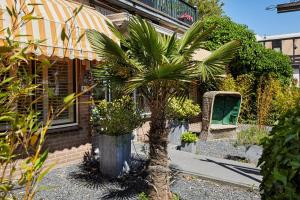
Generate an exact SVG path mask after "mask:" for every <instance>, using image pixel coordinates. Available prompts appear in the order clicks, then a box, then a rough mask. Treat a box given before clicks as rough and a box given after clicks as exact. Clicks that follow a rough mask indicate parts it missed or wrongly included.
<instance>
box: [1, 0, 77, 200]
mask: <svg viewBox="0 0 300 200" xmlns="http://www.w3.org/2000/svg"><path fill="white" fill-rule="evenodd" d="M16 3H17V1H13V4H12V5H11V7H6V12H7V13H8V15H9V16H10V20H11V22H12V27H4V28H3V27H2V28H3V29H2V30H0V31H1V33H3V34H4V35H6V37H5V38H2V39H1V47H0V126H1V131H0V166H1V170H0V173H1V175H0V198H1V199H5V200H8V199H17V197H16V195H15V194H14V190H15V189H16V188H23V189H24V191H23V193H21V194H20V196H19V197H20V198H22V199H24V200H30V199H34V197H35V195H36V193H37V192H38V191H40V190H41V189H42V187H39V184H40V182H41V181H42V179H43V178H44V176H45V175H46V174H47V173H48V172H49V171H50V170H51V168H52V167H53V166H54V164H51V165H50V166H47V167H45V166H44V165H45V162H46V159H47V156H48V151H47V150H45V149H44V148H43V145H44V142H45V139H46V133H47V130H48V128H49V127H50V126H51V123H52V121H53V119H55V118H57V117H58V116H59V115H60V114H61V113H62V112H63V111H64V110H65V109H67V108H68V107H69V106H70V105H72V103H73V102H74V101H75V99H76V98H77V97H78V96H79V95H80V94H78V95H76V94H70V95H69V96H67V97H65V98H64V103H62V105H61V106H60V107H59V108H58V109H55V110H54V109H52V107H51V105H49V110H50V111H51V112H49V114H48V116H47V120H45V122H41V121H40V120H39V116H40V113H38V112H37V111H36V110H35V109H34V104H35V103H36V102H37V101H38V100H40V99H41V98H43V97H42V96H39V95H38V91H39V92H41V91H43V92H44V90H43V86H42V85H39V84H33V79H34V78H35V77H36V76H37V75H36V74H33V75H30V74H29V73H27V71H26V69H25V68H26V67H25V66H26V65H30V64H31V61H35V60H36V58H35V57H33V56H32V55H31V54H28V51H29V50H30V49H37V48H39V46H40V43H41V41H28V42H27V43H22V45H21V43H20V42H18V39H19V37H22V35H20V34H19V30H20V29H21V28H23V27H22V26H24V25H25V24H26V23H28V22H29V21H31V20H39V19H40V18H38V17H36V16H34V15H33V13H35V11H34V10H35V8H34V4H33V5H32V9H31V10H27V9H25V8H24V6H25V5H26V4H25V2H24V4H21V5H20V4H19V3H18V4H19V5H18V6H17V5H16ZM76 10H77V9H76ZM76 10H75V12H74V13H76ZM23 14H24V15H23ZM21 15H22V16H21ZM65 41H66V42H67V39H66V40H65ZM40 61H41V63H40V64H39V65H38V69H40V68H43V67H46V66H47V67H50V66H51V64H52V63H50V62H49V61H48V60H47V59H42V58H41V60H40ZM17 170H18V171H17Z"/></svg>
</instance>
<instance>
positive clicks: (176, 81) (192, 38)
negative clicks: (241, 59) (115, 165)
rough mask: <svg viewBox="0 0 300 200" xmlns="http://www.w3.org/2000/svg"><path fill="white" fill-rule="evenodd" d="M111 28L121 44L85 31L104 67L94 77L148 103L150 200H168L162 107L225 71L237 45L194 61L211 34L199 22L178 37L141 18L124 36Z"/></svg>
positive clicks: (220, 49) (98, 34) (131, 22)
mask: <svg viewBox="0 0 300 200" xmlns="http://www.w3.org/2000/svg"><path fill="white" fill-rule="evenodd" d="M109 26H110V28H111V30H112V31H113V32H114V33H115V35H116V36H117V37H118V38H119V39H120V44H118V43H116V42H114V41H113V40H112V39H110V38H109V37H108V36H106V35H105V34H103V33H99V32H97V31H93V30H90V31H89V32H87V35H88V38H89V41H90V43H91V45H92V47H93V49H94V50H95V51H96V52H97V54H98V56H99V57H101V58H102V63H101V64H100V65H99V66H97V67H96V68H95V69H94V70H93V71H94V76H95V77H96V78H98V79H100V80H106V82H114V83H116V84H120V85H121V86H122V87H123V91H124V92H126V93H132V92H133V91H134V90H137V89H138V90H139V91H141V93H142V95H143V96H144V97H145V98H146V99H147V101H148V104H149V107H150V111H151V118H150V131H149V143H150V152H149V159H150V162H149V165H148V167H147V169H148V173H149V180H150V183H151V184H152V186H153V187H151V189H150V191H149V195H150V198H151V199H163V200H166V199H170V189H169V159H168V151H167V146H168V131H167V129H166V107H167V104H168V102H169V100H170V98H172V97H174V96H179V97H181V98H183V97H184V96H185V94H186V93H185V91H186V88H187V87H188V84H189V83H191V82H192V81H195V80H197V79H200V80H202V81H208V80H210V79H211V78H214V76H216V75H220V74H222V73H223V71H224V68H225V66H226V65H227V64H228V63H229V62H230V60H231V59H232V57H233V56H234V53H235V51H236V49H237V48H238V46H239V42H237V41H232V42H229V43H227V44H225V45H224V46H222V47H220V48H219V49H217V50H216V51H215V52H213V53H212V54H211V55H210V56H209V57H208V58H207V59H206V60H205V61H203V62H201V61H196V60H192V57H193V54H194V52H195V51H196V50H197V49H199V48H203V47H204V46H203V45H204V42H205V38H206V37H207V36H208V35H209V34H210V32H211V30H207V31H203V23H202V22H200V21H198V22H196V23H195V24H194V25H193V26H192V27H191V28H190V29H189V30H188V31H187V32H186V33H185V34H184V35H183V37H182V38H181V39H178V38H177V36H176V33H174V34H173V35H172V36H166V35H162V34H160V33H158V32H157V31H156V30H155V28H154V27H153V26H152V25H151V24H150V23H148V22H147V21H145V20H142V19H140V18H133V19H131V20H130V22H129V25H128V26H129V27H128V34H126V35H123V34H122V33H120V32H119V31H118V30H117V29H116V28H115V27H114V26H113V25H111V24H109Z"/></svg>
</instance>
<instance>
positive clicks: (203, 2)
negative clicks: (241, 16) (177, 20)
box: [188, 0, 224, 19]
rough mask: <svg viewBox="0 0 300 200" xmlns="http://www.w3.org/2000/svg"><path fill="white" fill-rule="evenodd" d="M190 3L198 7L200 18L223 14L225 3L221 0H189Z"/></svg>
mask: <svg viewBox="0 0 300 200" xmlns="http://www.w3.org/2000/svg"><path fill="white" fill-rule="evenodd" d="M188 2H189V3H190V4H192V5H194V6H196V7H197V9H198V14H199V18H202V19H203V18H206V17H210V16H219V17H220V16H221V15H222V14H223V13H224V11H223V6H224V3H223V2H221V1H220V0H189V1H188Z"/></svg>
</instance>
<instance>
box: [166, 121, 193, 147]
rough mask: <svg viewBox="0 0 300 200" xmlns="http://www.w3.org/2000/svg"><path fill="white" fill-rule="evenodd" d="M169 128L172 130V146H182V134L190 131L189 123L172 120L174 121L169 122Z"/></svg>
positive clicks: (170, 138) (170, 140)
mask: <svg viewBox="0 0 300 200" xmlns="http://www.w3.org/2000/svg"><path fill="white" fill-rule="evenodd" d="M168 126H169V129H170V133H169V142H170V143H171V144H175V145H180V144H181V135H182V133H184V132H186V131H188V130H189V123H188V121H183V122H182V121H178V120H172V121H169V122H168Z"/></svg>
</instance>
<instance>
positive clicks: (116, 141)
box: [93, 134, 132, 178]
mask: <svg viewBox="0 0 300 200" xmlns="http://www.w3.org/2000/svg"><path fill="white" fill-rule="evenodd" d="M131 137H132V136H131V134H126V135H120V136H110V135H96V136H95V137H94V138H95V139H96V140H98V141H96V142H93V144H94V145H96V146H95V147H94V148H96V149H97V151H98V152H99V156H98V160H99V163H100V171H101V173H102V174H103V175H104V176H106V177H109V178H116V177H118V176H120V175H122V173H123V168H124V167H125V168H126V166H128V165H129V163H130V155H131Z"/></svg>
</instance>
